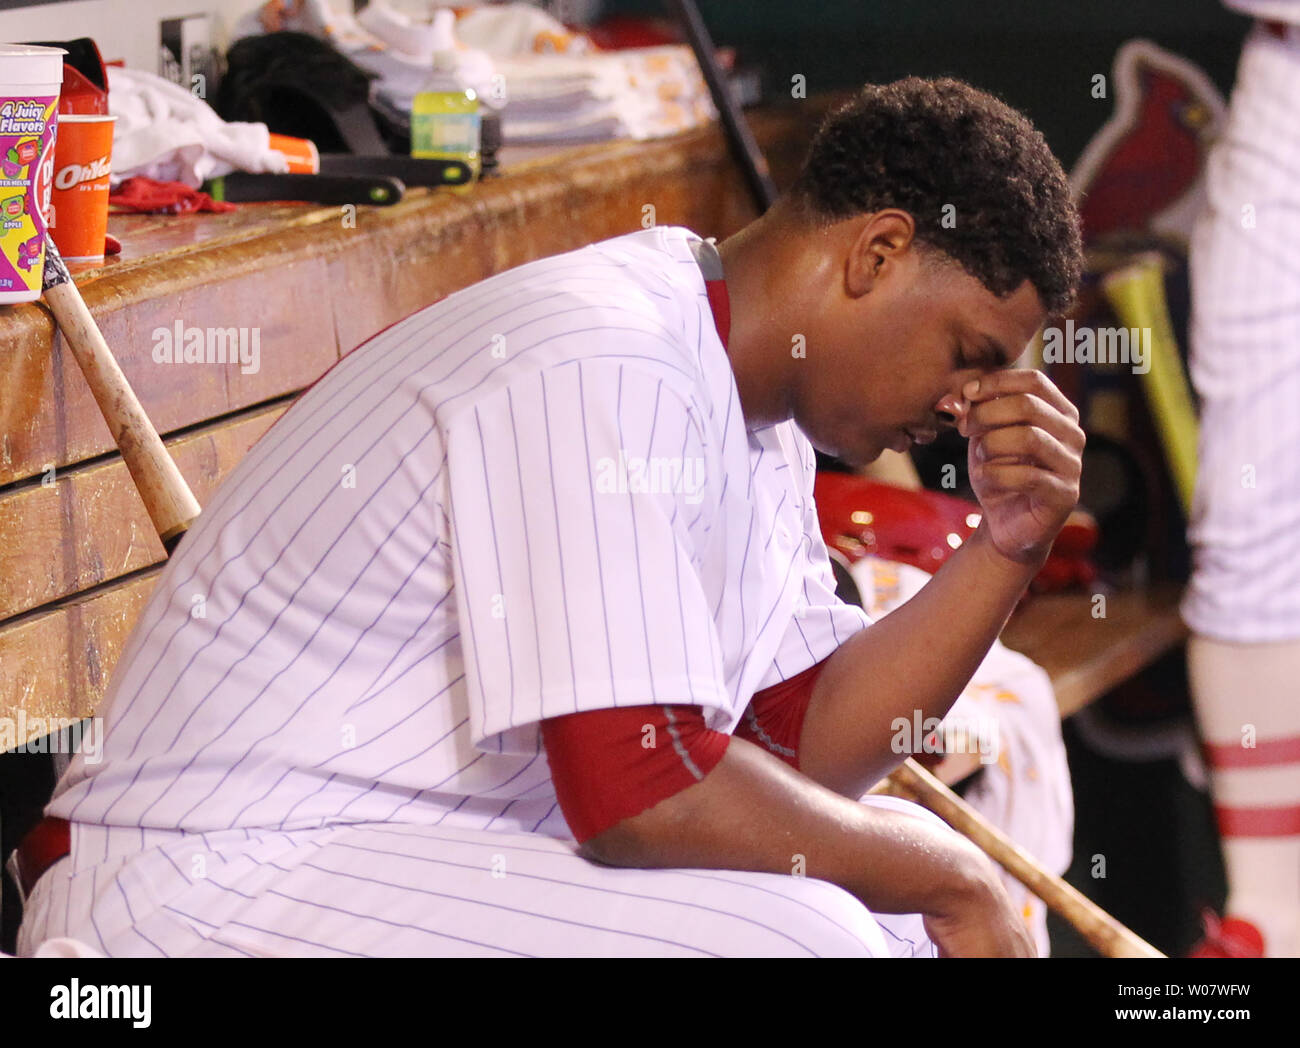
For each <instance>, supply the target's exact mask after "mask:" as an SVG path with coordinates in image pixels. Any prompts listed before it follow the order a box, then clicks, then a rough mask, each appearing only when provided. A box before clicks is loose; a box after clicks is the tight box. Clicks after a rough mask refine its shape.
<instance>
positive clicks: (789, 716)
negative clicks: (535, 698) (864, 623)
mask: <svg viewBox="0 0 1300 1048" xmlns="http://www.w3.org/2000/svg"><path fill="white" fill-rule="evenodd" d="M824 666H825V660H823V661H822V662H819V663H817V664H816V665H814V666H810V667H809V668H808V669H806V670H804V671H803V672H802V673H799V674H796V675H795V676H793V677H791V678H790V679H789V680H786V681H782V682H781V683H780V684H777V685H774V686H773V687H770V688H765V689H763V690H762V691H760V692H756V693H755V695H754V697H753V699H752V700H751V701H750V704H749V706H748V708H747V709H746V710H745V714H744V717H743V718H742V719H741V722H740V724H738V725H737V726H736V730H735V734H736V736H738V737H739V738H742V739H746V740H747V741H749V742H752V743H754V744H755V745H757V746H761V747H762V748H763V749H765V750H767V751H768V752H769V753H772V754H775V755H776V756H777V757H779V758H780V759H781V760H783V761H785V762H786V763H787V764H789V765H790V766H791V767H792V768H794V769H796V770H798V768H799V755H798V751H799V734H800V732H801V731H802V730H803V719H804V714H805V713H806V712H807V709H808V702H809V699H810V698H811V697H812V689H813V686H814V685H815V684H816V683H817V678H818V676H819V675H820V674H821V671H822V668H823V667H824ZM541 731H542V743H543V745H544V746H545V747H546V758H547V761H548V762H549V764H550V769H551V780H552V782H553V783H554V785H555V795H556V799H557V800H558V801H559V803H560V810H561V811H562V812H563V813H564V818H565V821H566V822H568V824H569V829H570V831H571V832H572V833H573V836H574V837H575V838H576V839H577V841H578V842H579V843H584V842H586V841H588V840H590V839H591V838H592V837H595V836H598V835H599V834H601V833H603V832H604V831H605V830H607V829H610V828H611V827H613V826H615V825H617V824H618V823H620V822H622V821H623V820H624V819H629V818H631V817H632V816H634V815H639V814H640V813H641V812H643V811H646V810H648V809H650V808H653V807H654V806H655V805H656V804H658V803H659V802H660V801H663V800H666V799H667V798H668V797H671V796H673V795H674V794H676V793H680V792H681V791H682V790H684V789H686V787H687V786H690V785H693V784H694V783H696V782H699V781H701V780H702V779H703V778H704V777H705V776H706V775H708V773H709V772H710V771H712V770H713V769H714V767H715V766H716V765H717V764H718V762H719V761H720V760H722V756H723V754H724V753H725V752H726V750H727V744H728V742H729V741H730V740H731V736H729V735H727V734H725V733H724V732H718V731H713V730H711V729H709V728H708V727H706V726H705V723H704V715H703V712H702V711H701V709H700V708H699V707H695V706H627V707H620V708H613V709H602V710H591V711H589V712H585V713H572V714H568V715H566V716H562V717H551V718H548V719H547V720H544V721H542V722H541Z"/></svg>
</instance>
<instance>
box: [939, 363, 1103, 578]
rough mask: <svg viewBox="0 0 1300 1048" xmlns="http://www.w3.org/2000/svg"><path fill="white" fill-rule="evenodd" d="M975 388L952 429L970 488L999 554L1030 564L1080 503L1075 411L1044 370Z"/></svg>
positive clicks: (984, 380)
mask: <svg viewBox="0 0 1300 1048" xmlns="http://www.w3.org/2000/svg"><path fill="white" fill-rule="evenodd" d="M978 382H979V386H978V389H973V388H972V385H973V384H968V385H967V386H966V388H965V390H964V391H963V392H964V394H965V396H966V401H967V408H966V411H965V412H964V413H963V415H962V417H961V418H960V419H959V421H958V426H957V428H958V432H960V433H961V434H962V435H963V436H966V437H969V438H970V444H969V447H968V449H967V464H968V467H969V470H970V481H971V487H972V488H973V489H974V491H975V497H976V498H977V499H979V503H980V508H981V509H982V510H983V517H984V520H983V525H984V526H985V527H986V528H987V531H988V534H989V537H990V538H991V539H992V541H993V544H994V546H995V547H996V548H997V550H998V552H1000V553H1001V554H1002V555H1003V556H1005V557H1008V558H1010V559H1011V560H1014V561H1016V562H1018V563H1022V564H1033V563H1036V562H1038V561H1040V560H1041V559H1042V558H1043V557H1045V556H1046V555H1047V551H1048V550H1049V549H1050V548H1051V545H1052V541H1053V540H1054V539H1055V538H1056V534H1057V532H1059V531H1060V530H1061V526H1062V525H1063V524H1064V523H1065V519H1066V517H1068V516H1069V514H1070V511H1071V510H1072V509H1074V507H1075V504H1076V503H1077V502H1078V501H1079V476H1080V474H1081V472H1082V468H1083V457H1082V456H1083V445H1084V441H1085V437H1084V433H1083V430H1082V429H1080V428H1079V412H1078V410H1077V409H1076V408H1075V407H1074V405H1073V404H1071V403H1070V401H1069V400H1068V399H1067V398H1066V396H1065V394H1063V393H1062V392H1061V391H1060V390H1059V389H1057V388H1056V386H1054V385H1053V384H1052V382H1051V380H1050V379H1048V378H1047V376H1046V375H1044V374H1043V373H1042V372H1041V371H1035V370H1032V369H1024V368H1021V369H1016V370H1012V371H994V372H990V373H989V374H987V375H984V376H982V377H981V378H980V379H979V380H978Z"/></svg>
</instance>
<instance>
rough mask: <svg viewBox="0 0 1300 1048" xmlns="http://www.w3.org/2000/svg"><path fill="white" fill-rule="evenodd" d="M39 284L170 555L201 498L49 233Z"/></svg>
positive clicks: (197, 508)
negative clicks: (120, 364)
mask: <svg viewBox="0 0 1300 1048" xmlns="http://www.w3.org/2000/svg"><path fill="white" fill-rule="evenodd" d="M41 288H42V291H43V294H44V296H45V302H46V304H47V305H48V306H49V307H50V312H51V313H53V314H54V320H55V323H56V324H58V326H59V330H60V331H62V332H63V340H64V342H66V343H67V345H68V348H69V349H71V350H72V355H73V356H74V357H76V358H77V363H78V364H79V365H80V366H81V373H82V374H83V375H84V376H85V377H86V384H87V385H88V386H90V391H91V393H93V394H94V396H95V403H96V404H98V405H99V410H100V412H101V413H102V414H103V416H104V421H105V422H107V423H108V430H109V432H110V433H112V435H113V440H114V441H116V443H117V446H118V449H119V450H120V451H121V452H122V460H123V461H124V462H125V463H126V468H127V469H128V470H130V472H131V479H132V480H134V481H135V486H136V488H137V489H138V490H139V492H140V497H141V498H142V499H143V500H144V505H145V509H147V510H148V511H149V519H150V520H152V521H153V526H154V528H155V529H156V530H157V532H158V537H159V538H160V539H161V540H162V544H163V549H165V550H166V551H167V555H168V556H171V554H172V552H173V551H174V550H175V549H176V545H177V543H179V542H180V540H181V538H182V537H184V535H185V531H186V529H188V528H189V526H190V525H191V524H192V523H193V522H194V519H195V518H196V517H197V516H198V515H199V508H200V507H199V503H198V500H197V499H196V498H195V497H194V493H193V492H192V491H190V487H189V485H188V484H186V483H185V478H184V477H183V476H181V471H180V470H179V469H177V468H176V463H175V462H174V461H172V457H171V455H169V454H168V453H167V448H166V447H165V446H164V444H163V442H162V437H160V436H158V431H157V430H156V429H154V428H153V423H152V422H150V421H149V416H148V415H146V414H145V411H144V408H143V407H141V406H140V401H139V400H138V399H137V398H136V395H135V392H134V391H133V390H132V389H131V385H130V383H128V382H127V380H126V376H125V375H123V374H122V369H121V368H120V367H118V364H117V361H116V360H115V359H114V357H113V351H112V350H110V349H109V348H108V343H107V342H105V341H104V336H103V335H102V334H101V333H100V330H99V326H98V325H97V324H96V323H95V318H94V317H92V316H91V315H90V310H89V309H87V308H86V303H85V302H84V301H83V300H82V297H81V292H79V291H78V290H77V285H76V284H75V283H73V280H72V277H71V276H69V274H68V267H67V266H66V265H64V262H63V259H62V258H61V257H60V255H59V251H58V248H56V247H55V246H54V241H53V240H52V239H51V238H50V236H49V234H48V233H47V234H46V237H45V272H44V275H43V278H42V281H41Z"/></svg>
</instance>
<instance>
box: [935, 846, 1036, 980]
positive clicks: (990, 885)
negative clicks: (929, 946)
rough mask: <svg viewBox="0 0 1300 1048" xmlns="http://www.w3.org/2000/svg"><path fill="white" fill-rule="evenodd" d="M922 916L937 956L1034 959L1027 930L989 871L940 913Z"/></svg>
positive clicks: (999, 883) (1033, 949) (994, 875)
mask: <svg viewBox="0 0 1300 1048" xmlns="http://www.w3.org/2000/svg"><path fill="white" fill-rule="evenodd" d="M985 861H986V862H987V860H985ZM990 865H991V864H990ZM923 917H924V922H925V930H926V932H927V933H928V934H929V936H930V939H931V941H933V942H934V944H935V946H937V947H938V949H939V956H940V957H1037V956H1038V949H1037V947H1036V946H1035V945H1034V941H1033V939H1032V938H1031V937H1030V935H1029V929H1028V928H1027V927H1026V926H1025V922H1024V920H1023V919H1022V918H1021V916H1020V914H1019V913H1018V912H1017V911H1016V908H1015V905H1014V904H1013V903H1012V902H1011V898H1010V896H1008V895H1007V892H1006V889H1005V888H1004V887H1003V886H1002V883H1001V881H1000V880H999V879H998V877H997V874H996V872H994V871H993V870H991V869H990V870H989V873H988V876H985V877H983V878H980V879H979V880H978V881H977V882H976V883H975V884H974V885H972V886H971V888H970V889H968V890H967V891H964V892H962V893H961V894H960V895H959V896H957V897H956V898H955V899H953V900H952V901H951V902H950V903H947V904H945V906H944V908H943V910H942V911H941V912H937V913H927V914H924V915H923Z"/></svg>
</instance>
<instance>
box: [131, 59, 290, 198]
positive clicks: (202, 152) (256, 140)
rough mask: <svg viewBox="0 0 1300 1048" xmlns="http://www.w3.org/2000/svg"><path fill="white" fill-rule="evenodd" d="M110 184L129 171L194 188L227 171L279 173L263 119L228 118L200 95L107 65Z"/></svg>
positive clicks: (280, 160) (281, 163) (279, 161)
mask: <svg viewBox="0 0 1300 1048" xmlns="http://www.w3.org/2000/svg"><path fill="white" fill-rule="evenodd" d="M108 86H109V92H108V106H109V112H111V113H112V114H113V115H114V116H115V117H117V123H116V125H115V126H114V129H113V176H112V181H113V184H114V185H116V184H118V183H119V182H121V181H122V180H123V179H125V178H130V177H131V176H132V175H144V176H145V177H147V178H154V179H157V180H158V181H160V182H184V183H185V184H186V185H187V186H190V187H191V188H194V189H197V188H198V187H199V186H201V185H202V184H203V183H204V182H205V181H207V180H208V179H209V178H216V177H218V176H220V175H228V174H229V173H230V172H231V171H253V172H270V173H274V174H283V173H284V172H286V171H288V165H287V163H286V162H285V159H284V156H283V155H282V154H281V153H278V152H276V151H275V150H273V149H272V148H271V147H270V145H269V133H268V131H267V128H266V125H265V124H244V123H234V124H231V123H227V122H226V121H224V120H222V119H221V117H219V116H217V114H216V112H215V111H213V109H212V107H211V106H209V105H208V104H207V102H205V101H204V100H203V99H201V98H197V97H195V96H194V95H192V94H191V93H190V92H189V91H186V90H185V89H184V88H183V87H180V86H179V85H177V84H173V83H172V82H171V81H170V80H164V79H163V78H162V77H160V76H154V75H153V74H152V73H145V72H141V71H140V70H138V69H124V68H120V67H117V66H109V68H108Z"/></svg>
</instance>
